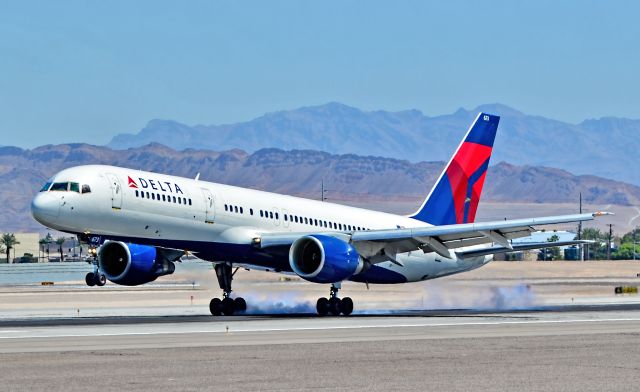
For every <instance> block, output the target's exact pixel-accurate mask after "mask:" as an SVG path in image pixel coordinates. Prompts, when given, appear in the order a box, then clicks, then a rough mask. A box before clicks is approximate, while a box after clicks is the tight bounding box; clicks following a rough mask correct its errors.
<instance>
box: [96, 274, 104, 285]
mask: <svg viewBox="0 0 640 392" xmlns="http://www.w3.org/2000/svg"><path fill="white" fill-rule="evenodd" d="M95 279H96V286H101V287H102V286H104V285H105V284H107V277H106V276H104V274H97V275H95Z"/></svg>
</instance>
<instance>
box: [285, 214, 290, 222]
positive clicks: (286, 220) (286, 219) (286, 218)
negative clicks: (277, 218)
mask: <svg viewBox="0 0 640 392" xmlns="http://www.w3.org/2000/svg"><path fill="white" fill-rule="evenodd" d="M284 221H285V222H288V221H289V218H288V217H287V214H284Z"/></svg>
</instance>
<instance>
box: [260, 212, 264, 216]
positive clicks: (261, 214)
mask: <svg viewBox="0 0 640 392" xmlns="http://www.w3.org/2000/svg"><path fill="white" fill-rule="evenodd" d="M260 218H264V215H263V213H262V210H260Z"/></svg>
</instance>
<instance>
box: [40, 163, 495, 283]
mask: <svg viewBox="0 0 640 392" xmlns="http://www.w3.org/2000/svg"><path fill="white" fill-rule="evenodd" d="M50 181H51V182H53V183H65V182H69V183H71V182H73V183H77V184H78V185H77V186H78V189H81V188H82V187H83V186H88V189H87V190H90V191H89V192H85V193H81V192H80V191H73V190H66V191H65V190H57V191H56V190H49V191H44V192H40V193H39V194H38V195H36V197H35V198H34V201H33V203H32V211H33V215H34V217H35V218H36V219H37V220H38V221H39V222H41V223H42V224H44V225H46V226H48V227H51V228H53V229H57V230H61V231H65V232H70V233H75V234H85V235H96V236H102V237H105V238H108V239H119V240H123V241H129V242H132V243H139V244H146V245H155V246H162V247H166V248H174V249H182V250H185V251H190V252H192V253H193V254H195V255H197V256H198V257H200V258H202V259H205V260H209V261H214V262H222V261H230V262H233V263H238V264H241V265H245V266H247V267H249V268H259V269H265V270H274V271H277V272H290V271H291V269H290V268H289V265H288V260H287V258H286V256H285V255H284V254H283V255H282V257H278V256H275V257H274V256H273V254H266V253H264V252H261V251H260V250H259V249H255V248H254V247H253V246H252V243H251V240H252V239H253V238H256V237H258V236H259V235H260V234H262V233H267V232H292V233H316V234H317V233H331V232H344V233H349V232H355V231H362V230H376V229H393V228H399V227H407V228H409V227H424V226H428V225H427V224H425V223H424V222H421V221H418V220H415V219H411V218H408V217H404V216H400V215H393V214H388V213H383V212H377V211H371V210H365V209H361V208H355V207H348V206H343V205H338V204H333V203H328V202H322V201H316V200H309V199H303V198H298V197H292V196H286V195H281V194H276V193H269V192H263V191H258V190H253V189H247V188H240V187H234V186H229V185H223V184H216V183H211V182H205V181H199V180H195V179H187V178H183V177H176V176H169V175H164V174H157V173H151V172H145V171H138V170H132V169H126V168H120V167H114V166H101V165H91V166H79V167H74V168H70V169H66V170H63V171H61V172H60V173H58V174H56V175H55V176H54V177H53V178H52V179H51V180H50ZM451 254H452V257H453V258H452V259H446V258H442V257H440V256H438V255H436V254H435V253H426V254H425V253H423V252H422V251H415V252H409V253H403V254H400V255H398V261H400V262H401V263H392V262H390V261H385V262H382V263H379V264H376V267H378V268H380V269H379V270H378V272H382V273H388V274H390V275H389V276H394V277H396V278H397V277H398V276H402V277H404V281H405V282H411V281H419V280H424V279H432V278H436V277H440V276H445V275H450V274H454V273H458V272H463V271H467V270H470V269H473V268H477V267H479V266H481V265H484V264H485V263H487V262H488V261H489V260H490V259H491V258H490V257H479V258H475V259H464V260H461V259H458V258H456V257H455V253H453V252H452V253H451ZM400 264H402V265H400ZM383 270H384V271H387V272H384V271H383ZM361 280H362V281H367V282H370V283H400V281H397V282H396V281H395V280H394V279H391V280H390V281H386V280H387V279H386V278H380V279H376V278H375V276H373V275H372V276H371V278H367V279H361Z"/></svg>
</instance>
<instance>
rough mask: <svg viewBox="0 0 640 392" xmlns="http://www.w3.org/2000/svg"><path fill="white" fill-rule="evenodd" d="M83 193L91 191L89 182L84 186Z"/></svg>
mask: <svg viewBox="0 0 640 392" xmlns="http://www.w3.org/2000/svg"><path fill="white" fill-rule="evenodd" d="M82 193H91V187H90V186H89V185H87V184H84V185H83V186H82Z"/></svg>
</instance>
